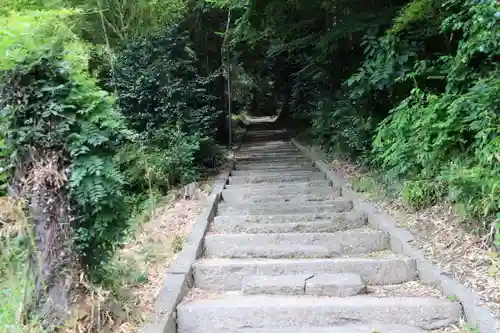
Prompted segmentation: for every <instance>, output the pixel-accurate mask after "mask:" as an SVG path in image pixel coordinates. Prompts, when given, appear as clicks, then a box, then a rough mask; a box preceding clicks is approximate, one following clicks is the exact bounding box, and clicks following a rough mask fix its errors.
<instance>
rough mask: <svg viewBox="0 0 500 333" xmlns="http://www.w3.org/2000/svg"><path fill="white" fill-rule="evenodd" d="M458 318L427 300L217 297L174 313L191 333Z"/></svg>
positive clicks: (429, 323) (451, 308)
mask: <svg viewBox="0 0 500 333" xmlns="http://www.w3.org/2000/svg"><path fill="white" fill-rule="evenodd" d="M461 314H462V308H461V306H460V304H459V303H456V302H452V301H449V300H443V299H437V298H432V297H387V298H380V297H371V296H353V297H315V296H277V295H276V296H260V295H258V296H221V297H219V298H215V299H204V300H195V301H193V302H190V303H183V304H180V305H179V306H178V308H177V319H178V327H179V328H180V331H181V332H183V331H184V332H192V333H194V332H196V333H197V332H200V333H201V332H206V329H212V328H219V329H220V330H221V331H224V330H227V329H232V328H234V327H241V326H240V325H242V324H243V323H244V324H245V325H246V326H247V327H254V328H259V327H270V328H272V327H276V328H278V327H282V326H289V327H300V326H305V325H311V326H331V325H342V324H348V323H357V324H369V323H373V322H377V323H380V324H405V325H411V326H416V327H419V328H423V329H438V328H444V327H447V326H450V325H453V324H455V323H457V322H458V321H459V320H460V318H461ZM204 329H205V330H204Z"/></svg>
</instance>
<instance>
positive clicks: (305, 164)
mask: <svg viewBox="0 0 500 333" xmlns="http://www.w3.org/2000/svg"><path fill="white" fill-rule="evenodd" d="M293 168H304V169H309V168H311V169H313V170H315V171H317V170H318V169H317V168H316V167H315V166H314V164H313V163H312V162H311V161H293V162H292V163H287V162H282V161H278V162H274V163H266V162H249V163H246V162H242V161H236V163H235V166H234V169H235V170H240V171H244V170H269V171H270V170H275V169H282V170H284V169H288V170H292V169H293Z"/></svg>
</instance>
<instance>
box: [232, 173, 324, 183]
mask: <svg viewBox="0 0 500 333" xmlns="http://www.w3.org/2000/svg"><path fill="white" fill-rule="evenodd" d="M309 180H326V178H325V174H324V173H322V172H304V173H287V174H279V173H273V174H266V175H248V176H231V177H229V180H228V183H229V184H231V185H239V184H249V183H250V184H259V183H289V182H294V181H301V182H304V181H309Z"/></svg>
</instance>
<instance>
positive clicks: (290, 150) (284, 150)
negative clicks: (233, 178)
mask: <svg viewBox="0 0 500 333" xmlns="http://www.w3.org/2000/svg"><path fill="white" fill-rule="evenodd" d="M273 153H277V154H302V155H303V153H302V152H301V151H300V150H299V149H297V147H290V146H288V147H287V146H277V147H264V148H260V149H239V150H237V151H236V156H240V155H257V154H264V155H270V154H273Z"/></svg>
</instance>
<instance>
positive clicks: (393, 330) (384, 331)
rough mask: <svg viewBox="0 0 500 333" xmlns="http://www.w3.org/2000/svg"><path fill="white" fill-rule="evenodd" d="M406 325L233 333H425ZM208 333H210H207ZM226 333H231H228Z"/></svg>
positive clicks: (304, 328)
mask: <svg viewBox="0 0 500 333" xmlns="http://www.w3.org/2000/svg"><path fill="white" fill-rule="evenodd" d="M425 332H426V331H424V330H422V329H420V328H418V327H415V326H408V325H397V324H396V325H391V324H352V325H342V326H333V327H280V328H242V329H239V330H237V331H234V333H425ZM207 333H210V332H207ZM228 333H233V332H229V331H228Z"/></svg>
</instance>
